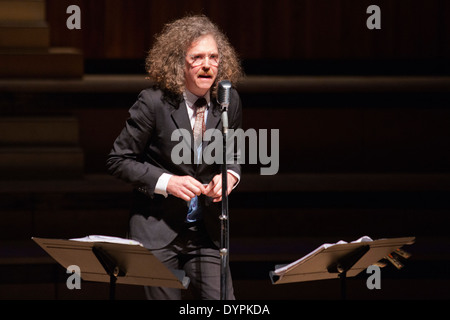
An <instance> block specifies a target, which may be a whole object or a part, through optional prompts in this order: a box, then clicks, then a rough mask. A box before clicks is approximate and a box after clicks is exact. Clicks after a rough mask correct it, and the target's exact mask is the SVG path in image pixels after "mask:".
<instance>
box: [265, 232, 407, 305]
mask: <svg viewBox="0 0 450 320" xmlns="http://www.w3.org/2000/svg"><path fill="white" fill-rule="evenodd" d="M361 239H362V238H361ZM369 239H370V238H369ZM414 240H415V238H414V237H405V238H392V239H380V240H373V241H372V240H371V239H370V240H369V241H361V242H351V243H339V242H338V243H336V244H323V245H322V246H320V247H318V248H317V249H316V250H314V251H312V252H311V253H309V254H308V255H306V256H304V257H303V258H300V259H299V260H296V261H295V262H293V263H290V264H287V265H276V266H275V270H274V271H270V272H269V277H270V279H271V281H272V284H284V283H293V282H304V281H314V280H324V279H336V278H340V279H341V296H342V298H343V299H345V298H346V283H345V281H346V279H347V278H348V277H354V276H356V275H358V274H359V273H360V272H361V271H363V270H365V269H367V267H369V266H370V265H372V264H374V263H376V262H378V261H380V260H381V259H383V258H384V257H386V256H387V255H389V254H390V253H392V252H393V251H395V250H396V249H398V248H400V247H402V246H404V245H406V244H412V243H414Z"/></svg>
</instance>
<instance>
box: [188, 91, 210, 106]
mask: <svg viewBox="0 0 450 320" xmlns="http://www.w3.org/2000/svg"><path fill="white" fill-rule="evenodd" d="M183 98H184V101H186V104H187V106H188V107H189V108H192V107H193V105H194V103H195V102H196V101H197V100H198V99H199V98H201V97H199V96H196V95H195V94H193V93H192V92H190V91H189V90H188V89H186V90H185V91H184V92H183ZM203 98H205V99H206V102H207V104H208V107H209V103H210V100H211V97H210V94H209V91H208V92H207V93H206V94H205V95H204V96H203Z"/></svg>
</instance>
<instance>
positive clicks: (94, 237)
mask: <svg viewBox="0 0 450 320" xmlns="http://www.w3.org/2000/svg"><path fill="white" fill-rule="evenodd" d="M69 240H73V241H82V242H109V243H121V244H130V245H138V246H141V247H143V245H142V243H140V242H138V241H136V240H132V239H124V238H119V237H112V236H102V235H90V236H86V237H83V238H73V239H69Z"/></svg>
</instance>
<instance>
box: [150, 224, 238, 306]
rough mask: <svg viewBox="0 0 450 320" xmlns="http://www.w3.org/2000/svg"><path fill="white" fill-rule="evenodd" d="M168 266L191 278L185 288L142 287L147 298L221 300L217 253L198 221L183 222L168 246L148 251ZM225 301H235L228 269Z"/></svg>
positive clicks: (215, 247) (218, 254) (219, 264)
mask: <svg viewBox="0 0 450 320" xmlns="http://www.w3.org/2000/svg"><path fill="white" fill-rule="evenodd" d="M151 252H152V254H153V255H154V256H155V257H156V258H158V259H159V260H160V261H161V262H162V263H163V264H164V265H165V266H166V267H167V268H169V269H180V270H184V271H185V273H186V276H187V277H189V278H190V284H189V287H188V289H187V290H181V289H174V288H163V287H145V288H144V289H145V294H146V297H147V299H150V300H182V299H187V300H189V299H195V300H220V273H221V271H220V270H221V268H220V266H221V263H220V253H219V248H217V246H215V245H214V243H213V242H212V241H211V239H210V237H209V236H208V234H207V231H206V229H205V227H204V226H203V224H202V223H201V222H195V223H186V226H185V228H184V230H183V231H182V232H180V233H179V234H178V236H177V237H176V238H175V240H174V241H172V242H171V243H170V244H169V245H168V246H166V247H164V248H162V249H157V250H151ZM227 276H228V279H227V284H228V288H227V300H234V299H235V297H234V292H233V284H232V279H231V272H230V268H229V267H228V270H227Z"/></svg>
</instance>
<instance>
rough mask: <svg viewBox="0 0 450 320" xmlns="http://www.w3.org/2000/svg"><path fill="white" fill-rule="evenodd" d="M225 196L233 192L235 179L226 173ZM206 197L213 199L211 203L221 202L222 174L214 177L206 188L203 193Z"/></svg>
mask: <svg viewBox="0 0 450 320" xmlns="http://www.w3.org/2000/svg"><path fill="white" fill-rule="evenodd" d="M227 179H228V180H227V195H228V194H230V192H231V190H233V187H234V185H235V184H236V182H237V180H238V179H237V178H236V177H235V176H233V175H232V174H231V173H227ZM203 193H204V194H205V195H206V196H208V197H211V198H213V202H219V201H222V174H218V175H216V176H214V178H213V179H212V180H211V182H210V183H209V184H208V185H207V186H206V188H205V190H204V192H203Z"/></svg>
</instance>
